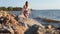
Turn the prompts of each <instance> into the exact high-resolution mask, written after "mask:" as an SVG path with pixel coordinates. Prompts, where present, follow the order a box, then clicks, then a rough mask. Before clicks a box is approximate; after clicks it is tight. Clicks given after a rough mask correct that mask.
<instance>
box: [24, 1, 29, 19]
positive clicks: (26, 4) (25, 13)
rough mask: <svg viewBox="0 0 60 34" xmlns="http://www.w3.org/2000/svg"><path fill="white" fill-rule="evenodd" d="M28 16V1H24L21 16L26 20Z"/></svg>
mask: <svg viewBox="0 0 60 34" xmlns="http://www.w3.org/2000/svg"><path fill="white" fill-rule="evenodd" d="M29 14H30V10H29V6H28V1H26V3H25V5H24V7H23V15H24V16H25V17H26V18H28V17H29Z"/></svg>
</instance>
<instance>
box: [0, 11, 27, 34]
mask: <svg viewBox="0 0 60 34" xmlns="http://www.w3.org/2000/svg"><path fill="white" fill-rule="evenodd" d="M0 26H1V27H0V32H1V33H3V32H5V33H6V32H9V33H11V34H24V32H25V30H26V29H25V27H24V26H21V25H20V24H19V23H18V21H16V19H15V17H14V15H12V14H9V13H8V12H7V11H1V12H0Z"/></svg>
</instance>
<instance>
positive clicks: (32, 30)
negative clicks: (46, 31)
mask: <svg viewBox="0 0 60 34" xmlns="http://www.w3.org/2000/svg"><path fill="white" fill-rule="evenodd" d="M38 28H39V26H37V25H33V26H30V27H29V28H28V29H27V30H26V31H25V33H24V34H38V32H37V30H38Z"/></svg>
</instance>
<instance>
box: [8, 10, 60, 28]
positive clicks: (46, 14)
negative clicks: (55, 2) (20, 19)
mask: <svg viewBox="0 0 60 34" xmlns="http://www.w3.org/2000/svg"><path fill="white" fill-rule="evenodd" d="M9 13H11V14H15V15H20V11H9ZM37 17H42V18H48V19H53V20H59V21H60V10H33V11H31V13H30V18H36V20H37V21H39V22H41V23H42V24H46V25H47V24H49V25H53V26H55V27H60V23H48V22H44V21H40V19H37Z"/></svg>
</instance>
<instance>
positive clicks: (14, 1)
mask: <svg viewBox="0 0 60 34" xmlns="http://www.w3.org/2000/svg"><path fill="white" fill-rule="evenodd" d="M26 1H28V2H29V7H30V8H32V9H39V10H41V9H60V0H0V7H2V6H4V7H9V6H12V7H23V5H24V3H25V2H26Z"/></svg>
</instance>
